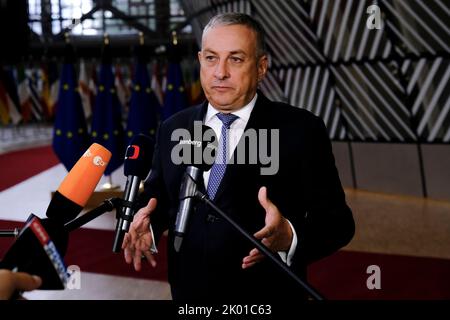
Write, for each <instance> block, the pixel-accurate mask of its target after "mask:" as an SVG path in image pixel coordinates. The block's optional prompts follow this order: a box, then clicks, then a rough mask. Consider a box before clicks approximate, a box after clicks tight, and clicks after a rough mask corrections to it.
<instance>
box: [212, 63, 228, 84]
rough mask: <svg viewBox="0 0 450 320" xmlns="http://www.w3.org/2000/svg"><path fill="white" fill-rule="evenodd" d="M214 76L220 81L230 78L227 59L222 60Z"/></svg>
mask: <svg viewBox="0 0 450 320" xmlns="http://www.w3.org/2000/svg"><path fill="white" fill-rule="evenodd" d="M214 76H215V77H216V78H217V79H219V80H223V79H226V78H229V76H230V74H229V72H228V66H227V61H226V59H221V60H220V61H219V63H218V64H217V66H216V70H215V72H214Z"/></svg>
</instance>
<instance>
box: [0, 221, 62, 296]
mask: <svg viewBox="0 0 450 320" xmlns="http://www.w3.org/2000/svg"><path fill="white" fill-rule="evenodd" d="M67 245H68V232H66V231H65V230H64V228H62V227H61V226H60V224H59V222H58V221H54V220H52V219H42V220H41V219H40V218H38V217H37V216H35V215H34V214H32V215H30V217H29V218H28V222H27V223H26V224H25V226H24V228H23V229H22V230H21V231H20V233H19V236H18V237H17V239H16V241H15V242H14V243H13V245H12V246H11V248H10V249H9V250H8V252H7V253H6V255H5V256H4V258H3V260H2V261H0V268H2V269H9V270H14V271H20V272H27V273H30V274H35V275H38V276H40V277H41V279H42V285H41V286H40V288H39V289H44V290H49V289H52V290H61V289H64V288H65V284H66V283H67V279H68V276H67V272H66V266H65V264H64V261H63V258H62V257H64V255H65V253H66V249H67Z"/></svg>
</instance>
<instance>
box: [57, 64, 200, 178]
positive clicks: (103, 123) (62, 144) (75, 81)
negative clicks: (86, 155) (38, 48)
mask: <svg viewBox="0 0 450 320" xmlns="http://www.w3.org/2000/svg"><path fill="white" fill-rule="evenodd" d="M80 67H81V70H80V72H79V77H78V78H77V77H76V73H75V65H74V64H73V63H67V62H66V63H64V65H63V66H62V71H61V78H60V85H59V93H58V99H57V101H58V105H57V107H56V110H55V123H54V136H53V147H54V150H55V153H56V154H57V155H58V157H59V159H60V160H61V162H62V163H63V164H64V166H65V167H66V168H67V170H70V169H71V168H72V166H73V165H74V164H75V162H76V161H77V160H78V159H79V157H80V156H81V154H82V153H83V152H84V151H85V150H86V148H87V147H88V146H89V144H90V143H93V142H97V143H99V144H101V145H103V146H105V147H106V148H107V149H108V150H110V151H111V152H112V158H111V160H110V162H109V165H108V167H107V168H106V170H105V175H110V174H111V173H112V172H113V171H114V170H116V169H117V168H118V167H119V166H120V165H121V164H122V163H123V158H124V152H125V147H126V145H127V143H128V141H129V140H130V139H131V138H132V137H133V136H134V135H136V134H139V133H144V134H147V135H150V136H152V135H154V134H155V132H156V128H157V125H158V122H159V121H161V120H165V119H166V118H168V117H170V116H171V115H172V114H174V113H176V112H178V111H180V110H182V109H183V108H186V107H187V106H189V105H190V104H191V103H190V101H189V100H190V99H189V96H188V94H187V92H186V88H185V85H184V79H183V72H182V68H181V65H180V63H174V62H172V63H169V64H168V66H167V72H166V75H165V81H164V82H165V84H162V85H160V82H159V81H158V78H157V77H156V75H155V72H153V76H152V78H151V77H150V73H149V70H148V66H147V64H145V63H144V62H142V61H139V60H138V61H137V62H136V63H135V65H134V66H133V68H132V72H129V71H127V70H126V69H125V68H120V67H117V66H116V67H113V65H112V63H111V61H110V59H102V62H101V63H100V65H99V72H98V77H97V78H95V79H94V77H89V76H88V74H89V73H88V72H87V69H86V66H85V65H84V63H83V62H82V63H80ZM124 71H125V72H124ZM126 72H129V74H131V81H129V84H127V81H126V80H125V79H126V78H125V77H124V74H126ZM197 79H198V78H197ZM196 81H198V80H196ZM164 87H165V90H164V89H163V88H164ZM191 88H194V93H195V92H197V93H198V94H200V93H199V92H198V84H195V83H194V85H191ZM191 96H192V95H191ZM191 101H192V100H191ZM124 105H126V106H128V107H127V108H124ZM124 111H125V112H126V113H127V117H126V119H127V121H126V123H124V121H123V119H124V118H125V117H124ZM86 118H88V119H90V124H91V125H90V130H89V132H88V125H87V122H86Z"/></svg>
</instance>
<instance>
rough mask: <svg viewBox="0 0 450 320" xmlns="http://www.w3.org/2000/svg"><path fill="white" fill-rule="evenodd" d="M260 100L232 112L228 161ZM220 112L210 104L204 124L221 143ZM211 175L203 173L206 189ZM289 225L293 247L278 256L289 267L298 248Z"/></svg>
mask: <svg viewBox="0 0 450 320" xmlns="http://www.w3.org/2000/svg"><path fill="white" fill-rule="evenodd" d="M257 98H258V94H255V96H254V97H253V99H252V100H251V101H250V102H249V103H248V104H247V105H246V106H244V107H243V108H241V109H239V110H237V111H234V112H232V114H234V115H236V116H238V117H239V118H238V119H236V120H235V121H234V122H233V123H232V124H231V126H230V130H229V132H228V145H227V147H229V148H230V149H229V150H227V151H228V152H227V153H228V160H230V158H231V156H232V154H233V152H234V149H235V148H236V146H237V144H238V142H239V139H240V138H241V136H242V134H243V133H244V130H245V127H246V126H247V122H248V119H250V114H251V113H252V110H253V108H254V107H255V103H256V99H257ZM219 112H220V111H219V110H217V109H215V108H214V107H213V106H212V105H211V104H210V103H209V104H208V110H207V112H206V115H205V118H204V121H203V122H204V124H205V125H207V126H208V127H210V128H211V129H213V130H214V132H215V134H216V136H217V140H218V141H219V139H220V135H221V133H222V121H220V119H219V118H218V117H217V113H219ZM210 173H211V170H209V171H206V172H204V173H203V179H204V182H205V187H206V188H207V187H208V180H209V175H210ZM255 196H256V195H255ZM275 205H276V204H275ZM288 222H289V225H290V226H291V229H292V243H291V247H290V248H289V251H288V252H287V253H286V252H285V251H279V252H278V254H279V255H280V257H281V259H282V260H283V262H285V263H287V265H288V266H290V265H291V263H292V257H293V256H294V253H295V249H296V248H297V234H296V232H295V229H294V227H293V226H292V224H291V222H290V221H289V220H288Z"/></svg>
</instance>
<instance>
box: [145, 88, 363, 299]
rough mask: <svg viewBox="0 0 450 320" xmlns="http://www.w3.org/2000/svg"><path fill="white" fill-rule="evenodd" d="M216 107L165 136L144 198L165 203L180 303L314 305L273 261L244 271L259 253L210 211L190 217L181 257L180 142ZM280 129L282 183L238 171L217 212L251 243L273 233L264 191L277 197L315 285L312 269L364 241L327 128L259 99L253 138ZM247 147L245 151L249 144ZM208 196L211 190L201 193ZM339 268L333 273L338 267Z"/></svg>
mask: <svg viewBox="0 0 450 320" xmlns="http://www.w3.org/2000/svg"><path fill="white" fill-rule="evenodd" d="M206 110H207V103H204V104H202V105H199V106H196V107H191V108H188V109H186V110H184V111H181V112H179V113H177V114H175V115H174V116H172V117H171V118H169V119H168V120H166V121H165V122H163V123H162V124H161V126H160V129H159V132H158V138H157V141H156V148H155V155H154V160H153V167H152V173H151V174H150V176H149V178H148V179H147V181H146V184H145V191H144V192H143V193H142V194H141V197H140V201H142V205H144V204H146V203H147V201H148V199H149V198H150V197H152V196H154V197H157V198H158V206H157V210H156V211H155V212H153V213H152V215H151V221H152V227H153V229H154V232H155V236H156V238H157V239H158V238H159V237H160V235H161V234H162V232H163V231H164V230H166V229H168V230H169V242H168V243H169V245H168V257H169V261H168V269H169V270H168V272H169V282H170V284H171V288H172V296H173V298H174V299H175V300H192V301H193V300H195V301H199V300H207V301H211V300H214V301H228V300H243V299H246V300H247V301H255V300H259V301H261V300H260V299H264V300H263V301H269V299H282V298H283V299H285V298H290V299H297V298H300V297H304V293H303V292H302V290H301V289H300V288H299V287H298V286H297V285H296V284H295V283H293V281H292V280H291V279H290V278H288V277H286V276H284V275H283V274H281V273H280V272H279V271H278V269H277V268H276V267H275V266H273V265H272V264H271V263H270V262H268V261H267V259H266V260H265V261H263V262H261V263H258V264H257V265H255V266H253V267H251V268H249V269H246V270H242V269H241V265H242V259H243V258H244V257H245V256H247V255H248V253H249V251H250V250H251V249H252V248H253V246H252V245H251V244H250V243H249V242H248V240H246V239H245V238H244V237H242V236H241V235H240V234H238V233H237V232H236V231H235V230H234V229H232V227H230V225H228V223H227V222H226V221H224V220H223V219H219V218H217V217H215V215H214V213H213V212H212V211H211V210H210V209H208V208H207V207H206V206H205V205H203V204H198V205H197V206H196V208H195V210H194V212H193V214H192V215H191V216H190V220H189V228H188V230H187V234H186V235H185V237H184V240H183V245H182V248H181V251H180V252H179V253H176V252H175V251H174V249H173V228H174V225H175V219H176V214H177V209H178V204H179V200H178V196H179V190H180V184H181V179H182V176H183V173H184V171H185V166H183V165H178V166H177V165H174V164H173V163H172V161H171V150H172V148H173V147H174V145H175V144H176V143H177V142H176V141H171V133H172V131H173V130H175V129H178V128H189V127H190V126H191V125H192V123H193V121H195V120H197V121H203V117H204V115H205V113H206ZM249 128H253V129H256V130H257V129H279V134H280V137H279V141H280V147H279V151H280V158H279V170H278V172H277V174H275V175H271V176H264V175H261V174H260V168H261V166H262V164H261V163H260V161H258V163H256V164H231V165H228V166H227V170H226V173H225V176H224V178H223V180H222V183H221V185H220V187H219V190H218V192H217V194H216V198H215V200H214V202H215V203H216V204H217V206H219V207H220V208H221V209H222V210H224V211H225V212H226V213H228V214H229V215H230V217H232V218H233V219H234V220H235V221H236V222H238V223H239V224H240V225H241V226H242V227H243V228H244V229H246V230H247V231H248V232H249V233H251V234H253V233H254V232H256V231H258V230H259V229H261V228H262V227H263V226H264V218H265V211H264V210H263V208H262V207H261V205H260V204H259V202H258V197H257V195H258V190H259V188H260V187H261V186H266V187H267V188H268V197H269V199H271V200H272V202H273V203H274V204H275V205H276V206H277V207H278V208H279V210H280V211H281V213H282V214H283V216H284V217H286V218H287V219H289V220H290V222H291V223H292V224H293V226H294V228H295V230H296V233H297V236H298V245H297V250H296V252H295V255H294V259H293V264H292V265H291V268H292V270H294V271H295V272H296V273H297V275H299V276H301V277H306V267H307V265H308V264H309V263H310V262H312V261H315V260H318V259H320V258H322V257H325V256H327V255H330V254H331V253H333V252H335V251H336V250H338V249H339V248H341V247H342V246H344V245H346V244H347V243H348V242H349V241H350V240H351V238H352V237H353V234H354V222H353V217H352V213H351V211H350V209H349V207H348V206H347V205H346V202H345V195H344V192H343V190H342V187H341V183H340V180H339V177H338V172H337V170H336V167H335V163H334V157H333V154H332V150H331V143H330V140H329V138H328V134H327V131H326V128H325V126H324V124H323V122H322V120H320V119H319V118H318V117H316V116H314V115H313V114H312V113H310V112H308V111H306V110H303V109H299V108H295V107H292V106H289V105H286V104H283V103H276V102H271V101H269V100H268V99H267V98H266V97H264V96H263V95H262V93H260V92H259V93H258V99H257V101H256V105H255V107H254V109H253V111H252V114H251V116H250V119H249V121H248V124H247V127H246V130H247V129H249ZM244 142H245V141H244V140H243V139H241V141H240V142H239V143H240V144H241V143H244ZM201 188H204V186H201ZM330 267H332V266H330Z"/></svg>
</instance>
